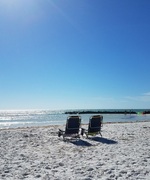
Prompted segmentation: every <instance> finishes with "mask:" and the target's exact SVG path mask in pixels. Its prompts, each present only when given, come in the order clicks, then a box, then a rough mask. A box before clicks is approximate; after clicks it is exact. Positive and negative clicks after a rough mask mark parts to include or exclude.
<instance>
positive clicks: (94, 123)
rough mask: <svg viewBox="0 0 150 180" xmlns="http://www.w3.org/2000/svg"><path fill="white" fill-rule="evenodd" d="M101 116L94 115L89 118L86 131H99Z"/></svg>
mask: <svg viewBox="0 0 150 180" xmlns="http://www.w3.org/2000/svg"><path fill="white" fill-rule="evenodd" d="M102 121H103V116H101V115H95V116H92V117H91V118H90V120H89V126H88V133H95V132H100V130H101V126H102Z"/></svg>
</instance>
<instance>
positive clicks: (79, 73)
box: [0, 0, 150, 110]
mask: <svg viewBox="0 0 150 180" xmlns="http://www.w3.org/2000/svg"><path fill="white" fill-rule="evenodd" d="M149 78H150V0H0V109H1V110H4V109H50V110H55V109H56V110H57V109H80V108H82V109H87V108H89V109H91V108H94V109H95V108H96V109H103V108H126V109H130V108H132V109H133V108H150V81H149Z"/></svg>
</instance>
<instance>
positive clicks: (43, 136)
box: [0, 122, 150, 180]
mask: <svg viewBox="0 0 150 180" xmlns="http://www.w3.org/2000/svg"><path fill="white" fill-rule="evenodd" d="M64 127H65V126H49V127H32V128H22V129H21V128H20V129H19V128H18V129H9V130H0V143H1V145H0V159H1V160H0V161H1V163H0V179H1V180H4V179H5V180H7V179H8V180H20V179H30V180H33V179H39V180H97V179H102V180H113V179H114V180H115V179H117V180H122V179H129V180H137V179H146V180H149V179H150V122H136V123H112V124H104V125H103V127H102V135H103V137H102V138H101V137H100V136H96V137H92V138H90V139H86V138H81V139H80V140H77V141H67V142H64V141H63V140H62V137H60V138H59V137H58V136H57V132H58V128H61V129H63V128H64ZM83 127H84V128H86V125H84V126H83Z"/></svg>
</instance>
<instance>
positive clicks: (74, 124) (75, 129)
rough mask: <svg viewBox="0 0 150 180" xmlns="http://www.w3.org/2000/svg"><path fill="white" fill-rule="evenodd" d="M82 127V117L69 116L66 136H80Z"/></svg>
mask: <svg viewBox="0 0 150 180" xmlns="http://www.w3.org/2000/svg"><path fill="white" fill-rule="evenodd" d="M80 125H81V118H80V116H69V117H68V118H67V122H66V129H65V134H78V133H79V129H80Z"/></svg>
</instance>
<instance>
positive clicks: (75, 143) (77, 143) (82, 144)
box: [70, 139, 92, 146]
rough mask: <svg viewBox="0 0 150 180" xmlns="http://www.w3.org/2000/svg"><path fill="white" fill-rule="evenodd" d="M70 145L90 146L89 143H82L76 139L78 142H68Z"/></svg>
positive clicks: (82, 141)
mask: <svg viewBox="0 0 150 180" xmlns="http://www.w3.org/2000/svg"><path fill="white" fill-rule="evenodd" d="M70 143H72V144H74V145H76V146H92V144H91V143H89V142H87V141H84V140H82V139H78V140H75V141H70Z"/></svg>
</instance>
